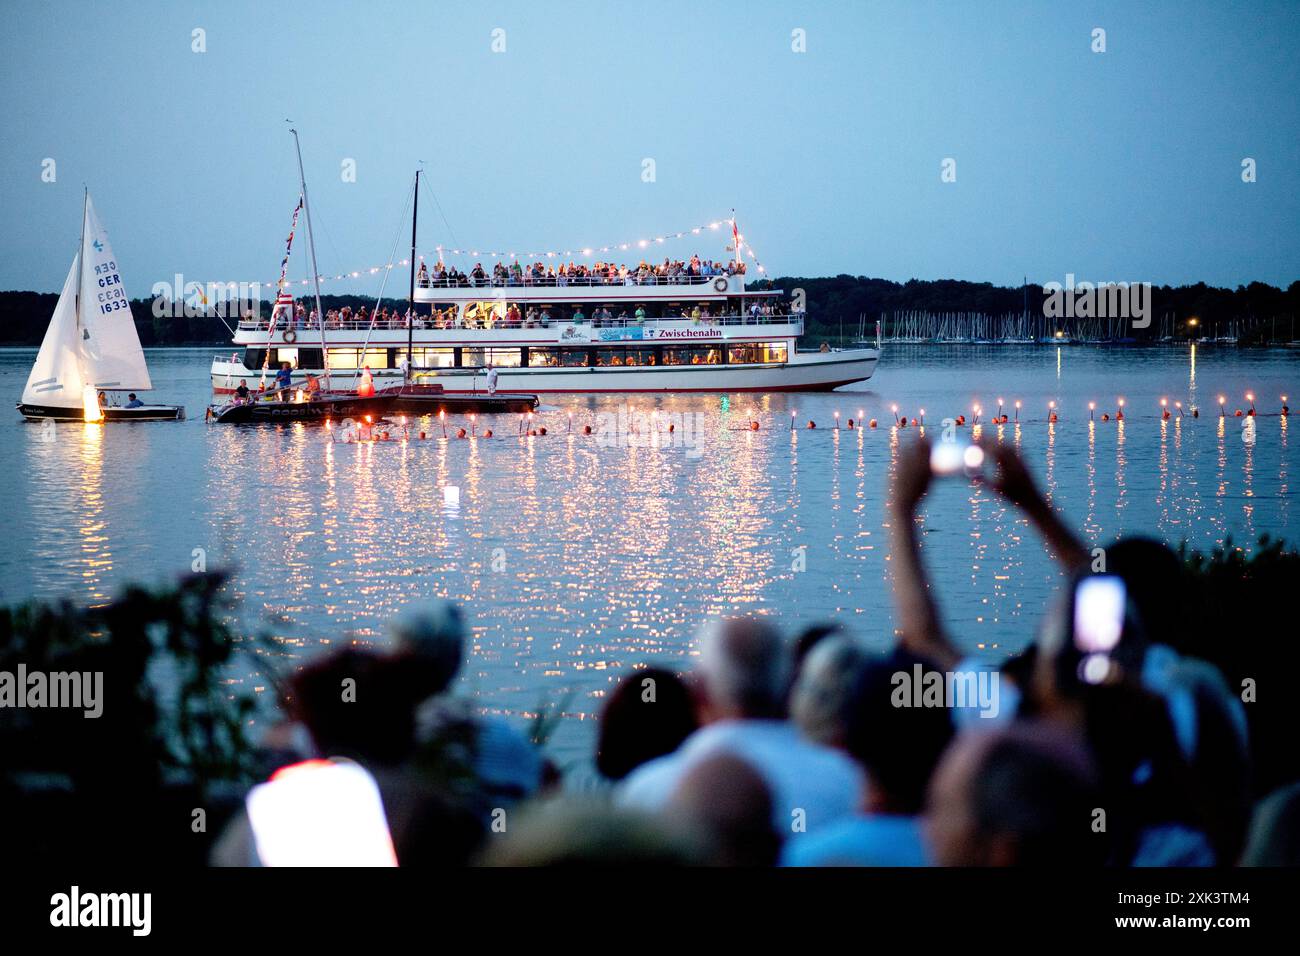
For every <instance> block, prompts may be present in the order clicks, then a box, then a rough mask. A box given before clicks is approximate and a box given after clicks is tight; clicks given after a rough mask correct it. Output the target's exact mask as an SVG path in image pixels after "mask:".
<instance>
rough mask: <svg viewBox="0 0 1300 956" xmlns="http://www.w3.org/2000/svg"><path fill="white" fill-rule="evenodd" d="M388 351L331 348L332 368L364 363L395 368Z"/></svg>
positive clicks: (356, 366)
mask: <svg viewBox="0 0 1300 956" xmlns="http://www.w3.org/2000/svg"><path fill="white" fill-rule="evenodd" d="M281 351H282V352H283V351H284V350H283V349H281ZM303 351H304V352H306V351H312V350H308V349H303ZM392 351H394V352H396V351H397V350H396V349H393V350H392ZM388 353H389V349H367V350H366V351H365V353H364V354H362V351H361V349H336V348H331V349H330V351H329V356H330V368H332V369H334V368H342V369H350V368H360V367H361V366H362V365H369V366H370V368H371V369H372V370H373V369H380V368H395V367H396V366H395V365H394V366H390V365H389V364H388ZM318 367H319V366H315V365H313V366H304V368H318Z"/></svg>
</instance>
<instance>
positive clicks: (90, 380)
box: [18, 190, 185, 422]
mask: <svg viewBox="0 0 1300 956" xmlns="http://www.w3.org/2000/svg"><path fill="white" fill-rule="evenodd" d="M152 389H153V383H152V382H151V381H150V379H149V367H148V365H147V364H146V363H145V359H144V349H142V348H141V347H140V337H139V335H137V334H136V331H135V321H134V320H133V319H132V318H131V306H130V303H129V301H128V300H127V296H126V290H125V288H124V287H123V285H122V276H121V273H120V272H119V271H118V266H117V258H116V257H115V256H114V255H113V248H112V246H111V245H109V241H108V233H107V232H106V231H105V230H104V227H103V225H102V224H101V223H100V221H99V217H98V216H97V215H96V214H95V206H94V204H93V203H92V202H91V201H90V192H89V190H87V191H86V193H85V199H84V201H83V206H82V212H81V243H80V245H79V247H78V249H77V254H76V255H75V256H73V258H72V267H71V268H70V269H68V276H67V278H66V279H64V281H63V290H62V291H61V292H60V293H59V301H58V303H57V304H56V305H55V306H54V314H53V315H52V316H51V317H50V324H49V327H48V328H47V329H46V330H45V338H44V339H43V340H42V341H41V348H40V351H39V352H38V353H37V355H36V362H35V363H34V364H33V365H32V371H31V374H29V375H28V376H27V385H26V387H25V388H24V389H23V395H22V400H21V401H19V402H18V411H19V412H21V413H22V415H23V417H24V418H27V419H28V420H30V421H43V420H51V421H87V422H134V421H176V420H179V419H182V418H184V417H185V408H184V407H183V406H181V405H156V404H147V403H145V402H141V401H139V400H138V399H136V398H135V395H134V394H133V393H135V392H147V391H150V390H152ZM124 394H126V395H128V397H129V399H130V401H128V402H127V403H126V404H123V403H122V401H121V396H122V395H124Z"/></svg>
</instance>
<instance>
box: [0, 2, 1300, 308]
mask: <svg viewBox="0 0 1300 956" xmlns="http://www.w3.org/2000/svg"><path fill="white" fill-rule="evenodd" d="M1094 27H1102V28H1104V29H1105V30H1106V47H1107V49H1106V52H1105V53H1094V52H1092V50H1091V42H1092V41H1091V32H1092V30H1093V28H1094ZM195 28H202V29H203V30H204V31H205V32H206V45H207V52H206V53H195V52H193V51H192V49H191V47H192V31H193V30H194V29H195ZM497 28H500V29H503V30H504V31H505V52H503V53H494V52H493V51H492V48H491V46H492V31H493V30H494V29H497ZM795 29H802V30H804V31H805V35H806V52H804V53H796V52H793V51H792V49H791V44H792V40H791V31H792V30H795ZM1298 45H1300V4H1297V3H1293V2H1283V3H1268V2H1251V3H1245V4H1237V3H1227V2H1224V3H1219V4H1210V3H1195V2H1153V3H1146V2H1142V3H1138V2H1131V0H1128V2H1117V3H1048V2H1024V3H1015V2H1004V3H986V2H980V3H976V2H969V3H966V2H943V3H926V2H898V3H867V2H853V3H845V2H837V3H825V4H822V3H813V4H809V3H794V2H750V3H745V4H738V3H707V2H700V0H697V2H674V0H668V2H654V3H649V4H643V5H641V4H626V3H617V4H616V3H603V2H599V0H587V2H585V3H574V4H570V3H565V2H560V0H547V2H545V3H536V2H533V3H475V4H436V3H434V4H431V3H419V4H415V3H412V4H402V3H380V2H376V3H369V2H367V3H355V2H353V3H320V4H312V5H300V4H297V3H292V4H268V3H240V2H221V3H208V2H174V3H139V2H119V3H112V4H107V3H89V2H88V3H80V4H79V3H69V4H59V5H47V4H43V3H42V4H37V3H9V4H7V12H6V29H5V31H4V33H3V35H0V54H2V55H0V77H2V78H0V82H2V83H3V90H4V95H3V97H0V122H2V125H3V129H4V136H3V137H0V166H2V168H3V177H2V178H0V208H2V209H3V211H4V215H3V216H2V217H0V288H3V289H37V290H40V291H54V290H57V288H58V285H59V284H60V282H61V281H62V278H63V276H64V275H65V274H66V269H67V264H68V262H69V261H70V258H71V256H72V253H73V250H74V248H75V244H76V239H77V235H78V230H79V226H80V219H79V212H80V203H81V187H82V183H83V182H84V183H87V184H89V186H90V188H91V191H92V194H93V195H94V197H95V201H96V205H97V208H98V209H99V212H100V216H101V218H102V219H103V220H104V222H105V225H106V226H107V228H108V230H109V232H110V234H111V236H112V237H113V242H114V247H115V250H116V252H117V254H118V258H119V259H120V260H121V262H122V266H123V273H124V277H125V280H126V283H127V288H128V291H129V293H130V294H131V295H132V296H144V295H147V294H148V293H149V290H150V287H151V286H152V284H153V283H154V282H157V281H161V280H170V279H171V277H172V275H173V274H174V273H177V272H179V273H182V274H183V275H184V277H185V278H186V280H194V281H208V280H220V281H226V280H263V281H264V280H270V279H273V278H274V277H275V275H276V272H277V268H278V264H279V257H280V254H281V251H282V246H283V238H284V234H285V231H286V229H287V224H288V218H289V215H290V213H291V211H292V208H293V205H294V203H295V202H296V199H297V191H298V185H297V170H296V166H295V159H294V154H293V144H292V139H291V137H290V136H289V134H288V132H287V126H286V124H285V123H284V120H285V118H286V117H289V118H292V119H293V120H294V121H295V123H296V125H297V127H298V129H299V130H300V131H301V133H302V137H303V148H304V153H305V161H306V167H307V176H308V187H309V189H310V191H311V200H312V209H313V215H314V219H315V225H316V245H317V253H318V258H319V262H320V268H321V271H322V272H325V273H335V272H343V271H347V270H352V269H356V268H361V267H365V266H370V265H374V264H377V263H382V262H386V261H387V260H388V258H389V254H390V250H391V249H392V247H393V242H394V238H395V236H398V235H399V234H400V235H402V238H401V239H400V240H399V243H398V248H399V252H398V256H397V257H398V258H401V257H402V256H403V255H404V252H402V251H401V249H402V246H403V245H408V246H409V241H410V240H409V222H407V223H404V222H403V221H402V215H403V212H402V210H403V206H404V204H405V202H406V200H407V196H408V193H409V188H410V179H411V175H412V172H413V170H414V168H415V165H416V163H417V161H419V160H423V161H424V164H425V166H424V168H425V170H426V177H427V182H426V185H427V187H428V188H427V189H425V190H422V202H421V217H420V219H421V242H420V246H421V248H422V249H424V250H428V249H432V248H433V246H434V245H435V244H437V243H443V244H446V245H452V244H459V245H462V246H465V247H467V248H468V247H477V248H482V249H488V248H495V249H513V250H527V249H534V248H540V249H568V248H573V247H582V246H584V245H603V244H607V243H616V242H622V241H625V240H635V239H639V238H648V237H653V236H657V235H660V234H662V233H664V232H670V231H673V232H675V231H677V230H679V229H681V228H683V227H690V226H694V225H696V224H698V223H700V222H702V221H703V222H707V221H709V220H711V219H715V218H717V217H719V216H723V215H726V214H727V213H728V212H729V211H730V210H731V209H732V208H733V207H734V208H735V209H736V211H737V215H738V217H739V219H740V224H741V228H742V231H743V232H744V233H745V234H746V236H747V238H748V239H749V241H750V242H751V243H752V244H753V246H754V247H755V249H756V250H757V251H758V253H759V255H760V257H761V259H762V261H763V262H764V264H765V265H766V266H767V268H768V269H769V270H770V271H771V272H772V273H774V274H777V275H827V274H835V273H840V272H848V273H852V274H862V275H870V276H881V277H885V278H889V279H895V280H906V279H908V278H912V277H917V278H924V279H933V278H960V279H970V280H979V281H983V280H988V281H992V282H997V283H1002V284H1017V283H1019V281H1020V278H1021V276H1024V275H1027V276H1028V277H1029V279H1030V281H1035V282H1039V283H1042V282H1048V281H1052V280H1057V281H1063V280H1064V277H1065V275H1066V273H1070V272H1072V273H1074V274H1076V276H1078V277H1079V278H1080V279H1093V280H1113V281H1119V280H1129V281H1152V282H1158V283H1163V282H1169V283H1182V282H1190V281H1197V280H1204V281H1206V282H1209V283H1212V284H1217V285H1236V284H1238V283H1241V282H1247V281H1250V280H1253V279H1259V280H1263V281H1266V282H1271V283H1274V284H1281V285H1286V284H1288V283H1290V282H1291V281H1294V280H1295V279H1297V278H1300V189H1297V185H1298V179H1300V106H1298V103H1297V100H1298V99H1300V57H1297V56H1296V53H1295V50H1296V49H1297V46H1298ZM949 157H951V158H953V159H955V160H956V171H957V179H956V182H952V183H945V182H942V181H941V177H940V171H941V163H942V162H943V160H944V159H945V158H949ZM1245 157H1251V158H1253V159H1255V160H1256V162H1257V170H1258V174H1257V175H1258V181H1257V182H1255V183H1251V184H1247V183H1243V182H1242V180H1241V162H1242V159H1243V158H1245ZM46 158H52V159H54V160H55V162H56V163H57V167H56V169H57V181H56V182H54V183H46V182H42V180H41V172H42V161H43V160H45V159H46ZM647 158H650V159H653V160H654V162H655V181H654V182H645V181H643V177H642V170H643V160H644V159H647ZM346 159H352V160H355V163H356V182H344V181H343V180H342V176H341V173H342V164H343V162H344V160H346ZM431 194H436V196H437V201H438V205H440V206H441V211H442V213H443V214H445V217H446V224H444V222H443V217H442V216H441V215H439V212H438V209H437V208H436V207H435V205H434V202H433V201H432V195H431ZM721 246H722V241H721V239H720V238H718V237H717V236H716V235H715V236H714V237H711V238H710V239H708V240H707V241H705V240H700V241H693V242H681V243H677V244H674V245H672V246H670V247H667V249H666V250H661V251H666V252H669V253H671V254H674V255H680V256H683V257H685V256H689V255H690V254H691V253H692V252H695V251H698V252H700V254H701V255H704V256H706V257H708V256H717V257H719V258H721V257H722V256H723V255H725V253H724V252H723V251H722V248H721ZM301 251H305V250H301ZM489 264H490V261H489ZM291 271H292V274H293V275H295V276H297V277H302V276H305V275H307V274H308V273H307V263H306V257H305V255H300V254H297V253H296V254H295V257H294V263H293V268H292V270H291ZM376 287H377V283H376V282H375V280H373V279H368V280H365V281H360V282H351V283H338V284H331V285H328V286H327V287H326V291H338V292H344V291H357V292H372V291H374V289H375V288H376ZM402 287H404V282H398V283H397V288H399V289H400V288H402ZM392 289H393V286H392V285H390V290H392Z"/></svg>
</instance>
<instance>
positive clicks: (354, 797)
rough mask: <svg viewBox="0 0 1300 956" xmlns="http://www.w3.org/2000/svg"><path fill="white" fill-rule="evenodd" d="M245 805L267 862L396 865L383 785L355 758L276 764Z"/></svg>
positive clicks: (263, 860)
mask: <svg viewBox="0 0 1300 956" xmlns="http://www.w3.org/2000/svg"><path fill="white" fill-rule="evenodd" d="M244 806H245V807H246V809H247V810H248V819H249V821H250V823H251V824H252V828H253V840H254V842H255V843H256V847H257V856H258V858H259V859H260V860H261V862H262V865H263V866H397V853H396V851H395V850H394V849H393V839H392V836H391V835H390V834H389V831H388V818H387V817H386V816H385V815H384V802H383V799H382V798H381V797H380V795H379V785H378V784H376V783H375V778H374V777H372V776H371V775H370V773H369V772H368V771H367V770H366V769H365V768H364V767H362V766H361V765H360V764H358V763H355V762H353V761H351V760H343V759H335V760H308V761H305V762H303V763H297V764H293V765H292V766H289V767H284V768H282V769H280V770H277V771H276V772H275V773H274V774H273V775H272V776H271V779H270V780H268V781H267V782H266V783H263V784H259V785H258V786H256V787H254V788H253V789H252V790H250V791H249V793H248V796H247V798H245V801H244Z"/></svg>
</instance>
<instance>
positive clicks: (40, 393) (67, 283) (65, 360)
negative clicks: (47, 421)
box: [23, 255, 85, 409]
mask: <svg viewBox="0 0 1300 956" xmlns="http://www.w3.org/2000/svg"><path fill="white" fill-rule="evenodd" d="M79 266H80V256H79V255H78V256H74V257H73V259H72V268H71V269H69V270H68V277H67V278H66V279H65V280H63V291H62V292H60V293H59V302H58V304H57V305H55V307H54V315H53V316H51V318H50V325H49V328H47V329H46V330H45V338H44V339H43V340H42V341H41V350H40V352H39V353H37V356H36V364H35V365H33V366H32V372H31V374H30V375H28V376H27V387H26V388H24V389H23V404H24V405H46V406H50V407H54V408H78V409H79V408H81V407H82V389H83V388H84V386H85V382H84V380H83V379H82V377H81V342H80V339H81V330H80V328H78V326H77V271H78V267H79Z"/></svg>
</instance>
